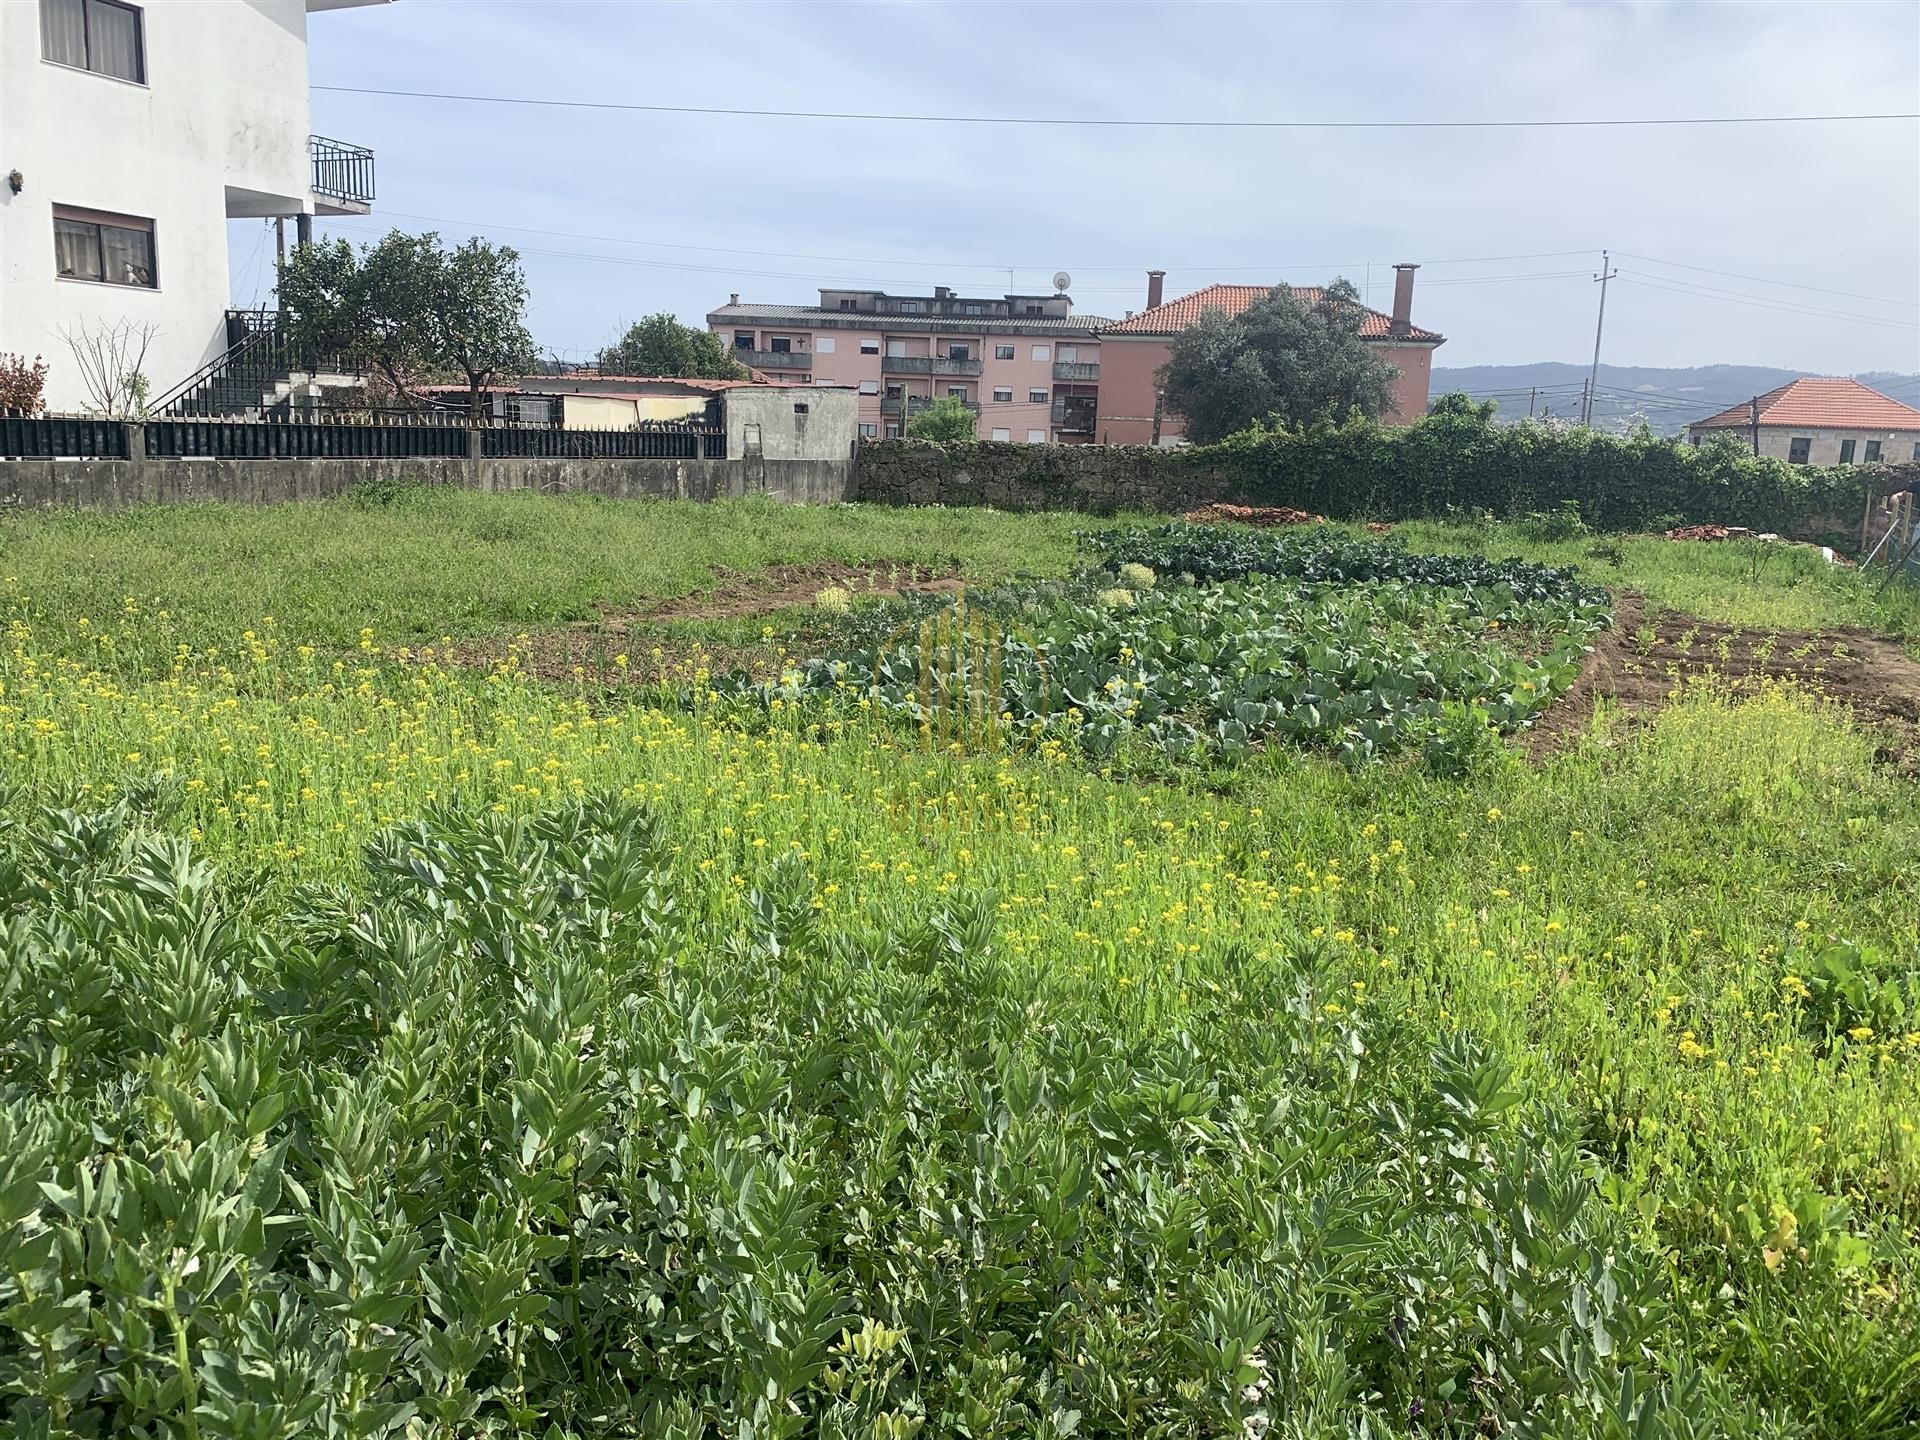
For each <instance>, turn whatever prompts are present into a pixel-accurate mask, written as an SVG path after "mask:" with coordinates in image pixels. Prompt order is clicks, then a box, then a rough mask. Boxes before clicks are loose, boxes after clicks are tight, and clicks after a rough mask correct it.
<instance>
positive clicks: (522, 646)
mask: <svg viewBox="0 0 1920 1440" xmlns="http://www.w3.org/2000/svg"><path fill="white" fill-rule="evenodd" d="M830 588H837V589H841V590H845V591H847V592H848V593H849V594H850V595H853V596H855V597H864V596H868V595H882V596H892V595H906V594H912V593H949V592H958V591H959V590H961V589H962V588H964V587H963V585H962V582H961V581H960V580H959V578H958V577H956V576H954V575H952V574H942V573H940V572H938V571H933V570H929V569H927V568H925V567H914V566H910V565H884V564H876V565H849V564H846V563H844V562H842V561H837V560H823V561H817V562H814V563H811V564H806V565H775V566H772V567H770V568H768V569H766V570H761V571H758V572H754V573H746V572H742V571H736V570H726V569H721V570H717V571H716V572H715V578H714V585H713V587H712V588H711V589H710V590H705V591H695V592H694V593H692V594H688V595H681V596H676V597H675V598H673V599H671V600H660V601H655V602H653V603H651V604H647V605H642V606H638V607H635V608H633V609H627V610H612V611H608V612H607V613H606V614H603V615H599V616H596V617H595V618H593V619H591V620H575V621H572V622H571V623H569V624H567V625H565V626H561V627H559V628H556V629H551V630H539V631H534V632H530V633H529V634H527V635H525V636H524V637H520V638H517V639H511V640H509V639H507V638H505V637H502V638H499V639H494V640H483V641H476V642H474V643H472V644H468V645H463V646H459V647H457V648H456V650H455V652H454V658H455V659H456V660H457V661H459V662H460V663H461V664H465V665H475V666H481V667H492V666H494V665H497V664H499V663H500V662H501V661H502V660H504V659H507V658H508V657H511V658H512V660H513V662H514V665H515V667H516V668H517V669H519V670H520V671H522V672H523V673H525V674H528V675H533V676H536V677H538V678H539V679H542V680H590V681H591V682H593V683H594V684H597V685H608V684H642V685H644V684H672V685H678V684H684V683H687V682H688V681H690V680H692V679H693V678H695V677H696V676H697V675H698V674H699V673H700V672H702V671H704V672H706V673H707V674H710V675H719V674H724V673H726V672H728V671H731V670H745V671H747V672H748V673H750V674H752V675H754V676H755V677H757V678H760V679H768V678H771V677H773V676H775V675H777V674H778V673H779V670H780V668H781V666H782V665H784V664H786V663H788V662H789V661H790V659H791V657H790V656H788V655H787V654H786V653H785V651H784V650H783V649H782V648H781V646H780V644H779V642H778V641H777V640H772V639H769V640H767V641H765V642H764V643H758V644H755V643H748V644H723V643H717V642H715V641H712V640H707V639H698V638H694V637H689V636H686V635H684V634H682V635H675V634H674V633H673V627H674V626H675V625H676V624H680V623H684V622H688V621H700V620H730V619H741V618H745V617H749V616H754V615H770V614H773V613H775V612H777V611H781V610H790V609H793V608H795V607H797V606H802V605H812V604H813V603H814V600H815V598H816V597H817V596H818V595H819V594H820V592H821V591H822V590H826V589H830Z"/></svg>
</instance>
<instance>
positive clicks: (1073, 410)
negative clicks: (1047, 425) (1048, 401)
mask: <svg viewBox="0 0 1920 1440" xmlns="http://www.w3.org/2000/svg"><path fill="white" fill-rule="evenodd" d="M1098 408H1099V405H1098V402H1097V401H1095V400H1094V399H1093V397H1092V396H1086V397H1085V398H1080V397H1075V398H1073V399H1066V398H1064V397H1063V398H1061V399H1058V400H1055V401H1054V402H1053V428H1054V429H1056V430H1058V431H1060V432H1061V433H1062V434H1066V435H1091V434H1092V433H1093V429H1094V417H1095V414H1096V412H1097V411H1098Z"/></svg>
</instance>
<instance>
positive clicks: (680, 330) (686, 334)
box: [594, 310, 747, 380]
mask: <svg viewBox="0 0 1920 1440" xmlns="http://www.w3.org/2000/svg"><path fill="white" fill-rule="evenodd" d="M594 363H595V364H597V365H598V366H599V367H600V370H601V371H602V373H604V374H608V375H662V376H673V377H675V378H678V379H682V380H745V379H746V378H747V370H746V367H745V366H743V365H740V364H737V363H736V362H735V361H734V359H733V357H732V356H730V355H728V354H727V347H726V346H725V345H723V344H721V343H720V337H719V336H718V335H715V334H713V333H712V332H711V331H707V330H696V329H694V328H693V327H692V326H690V325H682V324H681V323H680V322H679V321H678V320H676V319H674V318H673V316H671V315H669V314H668V313H667V312H666V311H664V310H662V311H661V312H660V313H659V314H658V315H649V316H647V318H646V319H644V320H642V321H640V322H638V323H637V324H635V325H632V326H630V327H628V330H627V333H626V334H624V335H622V336H621V337H620V338H619V339H618V340H616V341H614V342H613V344H611V345H609V346H607V347H606V348H605V349H604V350H602V351H601V352H600V354H599V356H598V357H597V359H596V360H595V362H594Z"/></svg>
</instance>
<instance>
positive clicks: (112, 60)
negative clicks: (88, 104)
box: [40, 0, 147, 85]
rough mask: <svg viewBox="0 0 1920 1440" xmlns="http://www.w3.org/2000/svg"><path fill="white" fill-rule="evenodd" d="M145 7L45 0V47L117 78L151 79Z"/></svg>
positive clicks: (99, 0) (107, 0) (58, 58)
mask: <svg viewBox="0 0 1920 1440" xmlns="http://www.w3.org/2000/svg"><path fill="white" fill-rule="evenodd" d="M144 31H145V27H144V25H143V23H142V16H141V13H140V9H139V7H138V6H135V5H122V4H119V3H117V0H40V53H41V54H42V55H43V56H45V57H46V58H47V59H49V60H51V61H53V63H54V64H56V65H71V66H73V67H74V68H75V69H78V70H91V71H93V72H94V73H95V74H97V75H111V76H113V77H114V78H115V79H116V80H131V81H133V82H134V83H135V84H137V85H144V84H146V83H147V54H146V49H147V47H146V43H145V42H146V36H145V33H144Z"/></svg>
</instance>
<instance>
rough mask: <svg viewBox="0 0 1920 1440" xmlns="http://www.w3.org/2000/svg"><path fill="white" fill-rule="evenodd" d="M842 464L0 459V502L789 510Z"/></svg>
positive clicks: (818, 500)
mask: <svg viewBox="0 0 1920 1440" xmlns="http://www.w3.org/2000/svg"><path fill="white" fill-rule="evenodd" d="M851 468H852V466H851V463H850V462H849V461H846V460H765V459H759V458H754V457H748V458H746V459H738V460H597V459H596V460H526V459H497V460H466V459H412V460H0V506H34V507H44V506H73V505H82V506H99V507H102V508H112V507H117V506H123V505H160V504H172V503H177V502H182V501H190V500H227V501H232V502H235V503H238V504H243V505H268V504H273V503H275V502H278V501H282V500H325V499H328V498H330V497H332V496H336V495H341V494H344V493H345V492H347V491H348V490H350V489H352V488H353V487H354V486H355V485H359V484H362V483H366V482H380V481H384V482H388V483H401V482H415V483H425V484H432V485H453V486H458V487H460V488H462V489H467V490H539V491H544V492H547V493H549V494H556V495H566V494H583V495H604V496H607V497H608V498H610V499H621V500H629V499H640V498H646V497H651V498H654V499H662V500H716V499H721V498H723V497H727V496H743V495H768V496H771V497H773V498H774V499H776V500H784V501H790V502H792V503H795V504H816V505H817V504H830V503H832V502H835V501H839V500H845V499H847V498H849V497H848V488H849V484H850V472H851Z"/></svg>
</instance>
